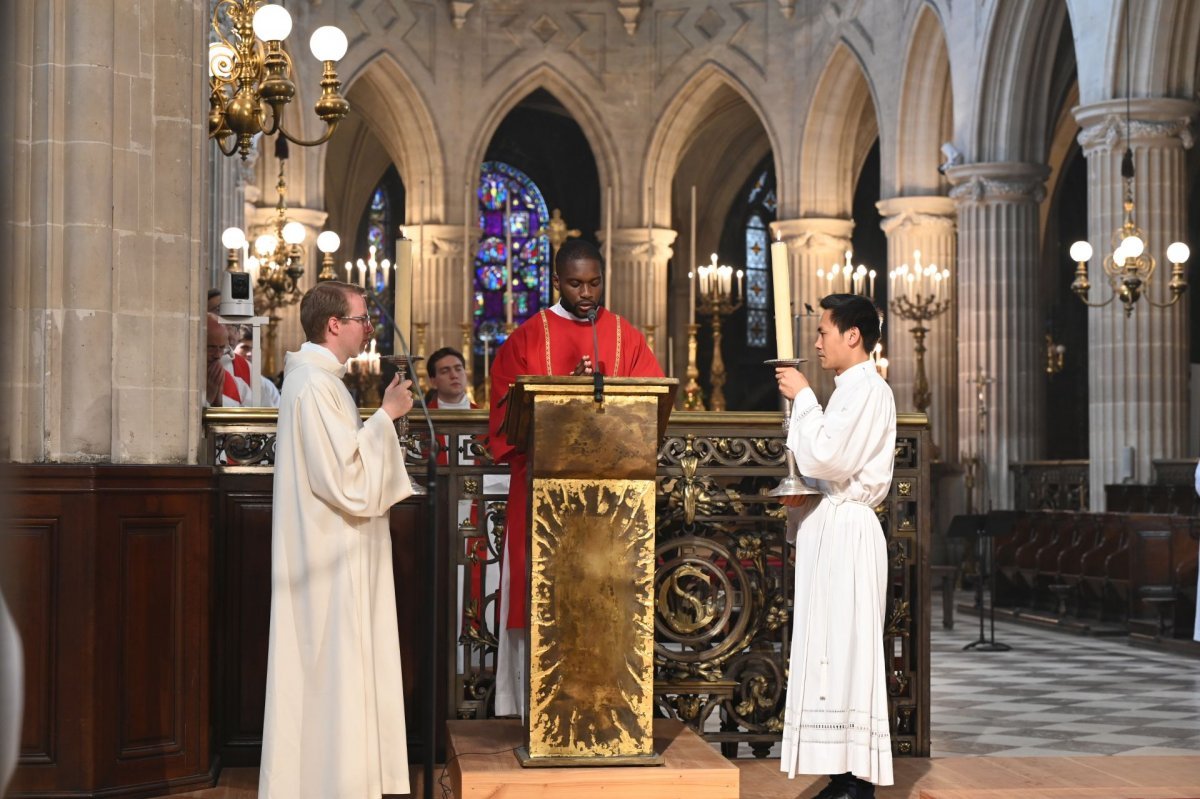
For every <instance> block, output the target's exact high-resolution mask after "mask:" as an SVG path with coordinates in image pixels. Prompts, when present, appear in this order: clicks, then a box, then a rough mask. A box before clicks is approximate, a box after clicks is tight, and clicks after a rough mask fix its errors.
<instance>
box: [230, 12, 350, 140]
mask: <svg viewBox="0 0 1200 799" xmlns="http://www.w3.org/2000/svg"><path fill="white" fill-rule="evenodd" d="M212 27H213V31H214V32H215V33H216V37H217V41H216V42H213V43H212V44H210V45H209V46H208V72H209V88H210V89H211V93H210V95H209V112H208V136H209V138H210V139H216V140H217V145H218V146H219V147H220V148H221V152H222V153H224V154H225V155H233V154H234V153H235V152H237V153H241V156H242V159H243V160H245V159H246V157H247V156H248V155H249V154H250V151H251V149H253V142H254V137H255V136H257V135H258V134H259V133H262V134H264V135H266V136H273V135H275V134H276V133H278V134H280V135H282V136H284V137H285V138H287V139H288V140H290V141H291V142H293V143H294V144H298V145H300V146H302V147H312V146H314V145H318V144H322V143H324V142H326V141H328V140H329V137H330V136H332V135H333V131H334V130H335V129H336V128H337V125H338V123H339V122H340V121H341V120H342V119H344V118H345V116H346V114H347V113H348V112H349V111H350V104H349V103H348V102H346V98H344V97H342V95H341V92H340V89H341V86H342V83H341V81H340V80H339V79H338V75H337V68H336V64H337V62H338V61H340V60H341V59H342V57H343V56H344V55H345V54H346V48H347V46H348V42H347V40H346V34H345V33H343V32H342V31H341V29H340V28H337V27H335V26H333V25H325V26H322V27H320V28H317V29H316V30H315V31H313V34H312V37H311V38H310V39H309V49H310V50H312V54H313V56H315V57H316V59H317V60H318V61H320V62H321V63H322V64H323V67H324V72H323V74H322V76H321V96H320V97H319V98H317V102H316V104H315V110H316V113H317V116H318V117H320V119H321V120H322V121H323V122H324V123H325V126H326V127H325V131H324V133H323V134H322V135H321V136H319V137H317V138H316V139H313V140H311V141H305V140H303V139H300V138H298V137H296V136H295V135H294V134H293V133H291V132H290V131H288V129H287V128H285V127H284V125H283V111H284V109H285V108H286V107H287V104H288V103H290V102H291V101H292V98H294V97H295V96H296V84H295V83H294V82H293V81H292V71H293V67H292V58H291V56H290V55H289V54H288V52H287V51H286V50H285V49H284V47H283V42H284V40H285V39H287V37H288V34H289V33H291V31H292V17H291V14H289V13H288V11H287V9H285V8H284V7H283V6H281V5H276V4H266V5H263V4H262V3H261V0H220V1H219V2H218V3H217V4H216V7H215V8H214V9H213V16H212ZM226 28H227V29H228V30H226Z"/></svg>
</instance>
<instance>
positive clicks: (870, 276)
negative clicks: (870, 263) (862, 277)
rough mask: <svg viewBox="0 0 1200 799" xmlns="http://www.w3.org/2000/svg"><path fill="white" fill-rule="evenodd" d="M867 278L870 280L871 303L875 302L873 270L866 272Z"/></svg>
mask: <svg viewBox="0 0 1200 799" xmlns="http://www.w3.org/2000/svg"><path fill="white" fill-rule="evenodd" d="M867 276H868V277H869V278H870V279H871V284H870V292H871V300H872V302H873V301H874V300H875V270H874V269H872V270H871V271H870V272H867Z"/></svg>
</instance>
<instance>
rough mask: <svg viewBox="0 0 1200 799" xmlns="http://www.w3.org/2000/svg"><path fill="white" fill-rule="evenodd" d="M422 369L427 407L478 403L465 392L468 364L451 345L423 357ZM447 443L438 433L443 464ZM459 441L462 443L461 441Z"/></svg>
mask: <svg viewBox="0 0 1200 799" xmlns="http://www.w3.org/2000/svg"><path fill="white" fill-rule="evenodd" d="M425 371H426V372H428V373H429V384H430V386H431V387H430V389H429V395H428V397H427V399H426V401H425V404H426V405H428V406H429V407H430V409H433V408H441V409H443V410H467V409H469V408H478V407H479V406H478V405H476V404H475V403H474V402H471V398H470V397H468V396H467V367H466V362H465V361H464V360H463V356H462V353H461V352H459V351H458V350H456V349H454V348H453V347H442V348H441V349H440V350H438V351H437V352H435V353H433V355H430V356H429V359H428V360H426V361H425ZM463 438H466V436H463ZM447 443H448V442H447V441H446V437H445V436H438V463H439V464H441V465H442V466H445V465H447V464H448V463H449V462H450V458H449V453H448V452H447V450H446V447H447ZM459 443H460V445H461V443H462V442H461V441H460V442H459ZM460 448H461V446H460Z"/></svg>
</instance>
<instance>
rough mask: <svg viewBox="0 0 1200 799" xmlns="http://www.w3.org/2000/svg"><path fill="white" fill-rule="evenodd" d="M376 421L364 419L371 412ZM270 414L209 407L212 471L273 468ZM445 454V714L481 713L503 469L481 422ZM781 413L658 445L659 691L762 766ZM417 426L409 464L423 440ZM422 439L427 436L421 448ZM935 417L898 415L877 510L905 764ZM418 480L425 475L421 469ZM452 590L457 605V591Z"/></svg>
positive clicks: (722, 419) (779, 672)
mask: <svg viewBox="0 0 1200 799" xmlns="http://www.w3.org/2000/svg"><path fill="white" fill-rule="evenodd" d="M366 413H367V412H364V415H365V414H366ZM274 418H275V415H274V411H273V410H251V409H246V410H209V411H207V412H206V415H205V424H206V434H207V439H208V442H209V447H210V449H209V452H210V457H211V458H212V462H213V463H214V464H218V468H219V469H221V470H222V471H226V472H257V473H262V472H263V471H269V470H270V469H271V467H272V463H273V456H274ZM433 420H434V425H435V427H436V430H437V434H438V436H439V437H440V438H442V441H443V442H444V443H445V442H449V443H450V444H451V447H450V449H452V450H453V452H452V454H451V455H450V457H449V458H448V459H447V460H448V461H449V462H448V463H447V464H446V465H445V466H443V467H442V473H441V486H442V488H441V490H440V496H441V497H443V498H444V499H443V501H444V503H445V505H444V506H443V507H444V510H443V512H442V513H441V518H443V519H446V520H447V523H446V525H445V527H446V529H445V530H444V531H443V536H442V539H441V540H442V541H443V542H445V543H447V544H448V545H449V547H450V553H451V555H452V556H451V558H450V559H449V562H450V563H451V564H452V565H451V569H452V571H453V573H452V574H451V575H449V579H448V580H447V581H443V583H442V584H443V585H448V586H449V589H448V595H447V596H446V601H447V602H453V603H454V604H455V606H457V612H456V613H453V614H450V617H451V619H452V622H451V624H452V626H453V629H452V630H447V631H446V632H447V638H448V640H449V641H450V642H451V643H450V650H451V651H448V652H447V653H446V654H447V655H448V657H447V658H446V659H445V661H444V662H445V663H446V673H445V678H446V680H447V686H448V688H449V689H450V693H449V697H450V698H449V700H448V701H449V703H450V707H448V708H447V711H448V715H449V716H451V717H457V718H460V719H475V718H486V717H487V716H488V715H489V714H490V713H491V696H492V690H493V675H494V671H495V657H496V644H497V638H496V635H497V629H498V627H497V624H498V622H499V588H500V569H499V564H500V553H501V552H502V551H503V537H504V522H505V511H506V508H505V499H506V488H505V485H506V483H505V480H506V478H507V469H506V467H504V466H502V465H501V466H497V465H495V464H493V463H491V461H490V458H489V457H488V455H487V452H486V450H485V449H484V448H483V446H482V443H481V442H482V438H483V436H484V435H485V433H486V429H487V415H486V413H485V412H484V411H435V412H434V414H433ZM781 421H782V416H781V415H780V414H770V413H682V412H676V413H675V414H674V415H673V416H672V417H671V421H670V424H669V426H668V429H667V436H666V438H665V440H664V441H663V443H662V446H661V448H660V450H659V466H658V482H659V492H658V500H657V556H658V567H657V569H656V575H655V600H656V618H655V638H656V640H655V693H656V701H657V708H658V710H659V712H661V713H662V714H663V715H667V716H670V717H674V718H678V719H681V720H684V721H686V722H688V723H689V724H691V725H692V726H693V727H695V728H696V729H697V730H699V731H701V732H702V734H704V735H705V737H706V738H708V739H709V740H711V741H713V742H716V743H720V744H722V748H723V750H724V751H726V752H727V754H730V755H733V754H734V753H735V752H736V750H737V745H738V744H741V743H744V744H748V745H749V746H750V747H751V749H752V751H753V752H754V753H755V754H757V755H765V754H766V753H767V751H768V750H769V749H770V747H771V745H772V744H774V743H775V742H776V741H778V740H779V738H780V732H781V729H782V721H783V719H782V713H783V707H784V693H785V690H786V687H787V658H788V653H789V652H790V640H789V636H790V631H791V609H792V595H793V569H794V559H793V552H792V549H791V547H790V546H789V545H788V544H787V543H786V541H785V537H784V526H785V514H784V512H783V509H782V508H781V507H780V506H779V505H778V503H777V502H775V501H773V500H772V499H771V498H770V497H768V496H766V494H765V492H766V491H767V490H768V489H769V488H770V487H772V486H773V485H775V483H776V482H777V480H778V479H779V478H780V477H781V476H782V475H783V474H784V473H785V471H786V469H785V464H784V438H783V431H782V428H781ZM420 427H422V425H417V424H414V425H412V433H410V434H408V435H407V436H406V445H407V447H408V450H409V452H410V455H411V458H412V459H413V461H414V463H415V462H416V461H417V460H418V459H419V457H420V455H419V453H420V451H421V450H422V449H424V447H425V441H424V439H423V438H422V434H421V431H420V429H419V428H420ZM425 438H427V436H426V437H425ZM928 441H929V439H928V432H927V424H926V420H925V417H924V416H923V415H916V414H902V415H901V416H900V418H899V420H898V434H897V443H896V461H895V474H894V478H893V485H892V489H891V491H890V492H889V495H888V497H887V499H886V500H884V502H883V503H881V504H880V506H879V507H878V508H877V509H876V512H877V514H878V515H879V519H880V522H881V524H882V526H883V530H884V533H885V535H886V536H887V538H888V553H889V559H890V570H889V575H890V576H889V588H890V590H889V596H888V609H887V618H886V620H885V625H884V651H885V659H886V662H887V663H888V670H889V673H888V692H889V701H890V709H891V716H892V742H893V751H894V753H895V754H896V755H900V756H905V755H916V756H922V755H928V753H929V584H928V542H929V535H930V510H929V508H930V493H929V490H930V479H929V454H928V446H929V445H928ZM413 472H414V474H415V475H416V476H417V478H418V479H419V478H420V476H421V474H422V472H421V470H420V469H415V468H414V470H413ZM451 594H452V596H451Z"/></svg>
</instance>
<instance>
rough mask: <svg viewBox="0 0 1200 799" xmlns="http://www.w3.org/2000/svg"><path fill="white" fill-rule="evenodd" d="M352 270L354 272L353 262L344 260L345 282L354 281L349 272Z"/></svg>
mask: <svg viewBox="0 0 1200 799" xmlns="http://www.w3.org/2000/svg"><path fill="white" fill-rule="evenodd" d="M353 272H354V264H352V263H350V262H349V261H346V282H347V283H353V282H354V278H352V277H351V276H350V275H351V273H353Z"/></svg>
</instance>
